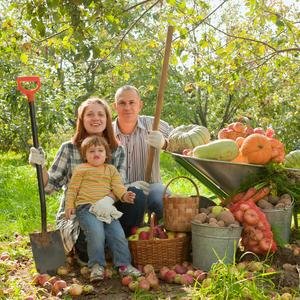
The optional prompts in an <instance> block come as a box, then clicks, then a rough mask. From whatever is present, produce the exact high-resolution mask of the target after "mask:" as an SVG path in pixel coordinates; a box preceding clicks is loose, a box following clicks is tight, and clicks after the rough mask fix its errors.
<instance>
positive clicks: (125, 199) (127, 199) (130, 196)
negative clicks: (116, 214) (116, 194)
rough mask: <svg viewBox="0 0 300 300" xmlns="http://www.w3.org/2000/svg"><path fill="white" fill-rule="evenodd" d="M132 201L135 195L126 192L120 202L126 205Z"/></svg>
mask: <svg viewBox="0 0 300 300" xmlns="http://www.w3.org/2000/svg"><path fill="white" fill-rule="evenodd" d="M134 199H135V193H134V192H131V191H128V192H126V193H125V194H124V195H123V196H122V199H121V201H122V202H126V203H134Z"/></svg>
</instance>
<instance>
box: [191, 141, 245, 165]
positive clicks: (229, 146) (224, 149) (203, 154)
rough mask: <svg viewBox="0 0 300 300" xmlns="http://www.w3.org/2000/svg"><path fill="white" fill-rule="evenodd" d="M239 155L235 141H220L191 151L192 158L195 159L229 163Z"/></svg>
mask: <svg viewBox="0 0 300 300" xmlns="http://www.w3.org/2000/svg"><path fill="white" fill-rule="evenodd" d="M238 154H239V148H238V146H237V144H236V143H235V141H233V140H231V139H222V140H216V141H213V142H210V143H208V144H205V145H201V146H197V147H195V148H194V149H193V156H194V157H197V158H205V159H214V160H225V161H231V160H233V159H234V158H236V157H237V156H238Z"/></svg>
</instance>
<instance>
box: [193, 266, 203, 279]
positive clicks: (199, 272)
mask: <svg viewBox="0 0 300 300" xmlns="http://www.w3.org/2000/svg"><path fill="white" fill-rule="evenodd" d="M193 277H194V278H195V280H197V281H199V282H202V281H203V280H204V279H205V277H206V273H205V272H204V271H202V270H199V269H198V270H195V271H194V275H193Z"/></svg>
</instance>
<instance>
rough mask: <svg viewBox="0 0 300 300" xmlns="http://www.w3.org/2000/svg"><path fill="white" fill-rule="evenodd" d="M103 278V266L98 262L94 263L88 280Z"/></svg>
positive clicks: (93, 280)
mask: <svg viewBox="0 0 300 300" xmlns="http://www.w3.org/2000/svg"><path fill="white" fill-rule="evenodd" d="M103 279H104V267H102V266H100V265H99V264H94V265H93V266H92V269H91V275H90V282H95V281H99V280H103Z"/></svg>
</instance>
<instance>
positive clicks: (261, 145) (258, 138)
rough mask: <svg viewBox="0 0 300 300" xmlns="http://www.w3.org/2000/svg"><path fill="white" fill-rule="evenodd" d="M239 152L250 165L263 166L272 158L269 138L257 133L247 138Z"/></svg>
mask: <svg viewBox="0 0 300 300" xmlns="http://www.w3.org/2000/svg"><path fill="white" fill-rule="evenodd" d="M240 150H241V153H242V155H243V156H245V157H247V159H248V162H249V163H250V164H258V165H264V164H266V163H268V162H269V161H270V160H271V158H272V156H271V155H272V146H271V142H270V140H269V138H267V137H266V136H264V135H262V134H259V133H253V134H251V135H249V136H247V137H246V138H245V140H244V142H243V144H242V146H241V148H240Z"/></svg>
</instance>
